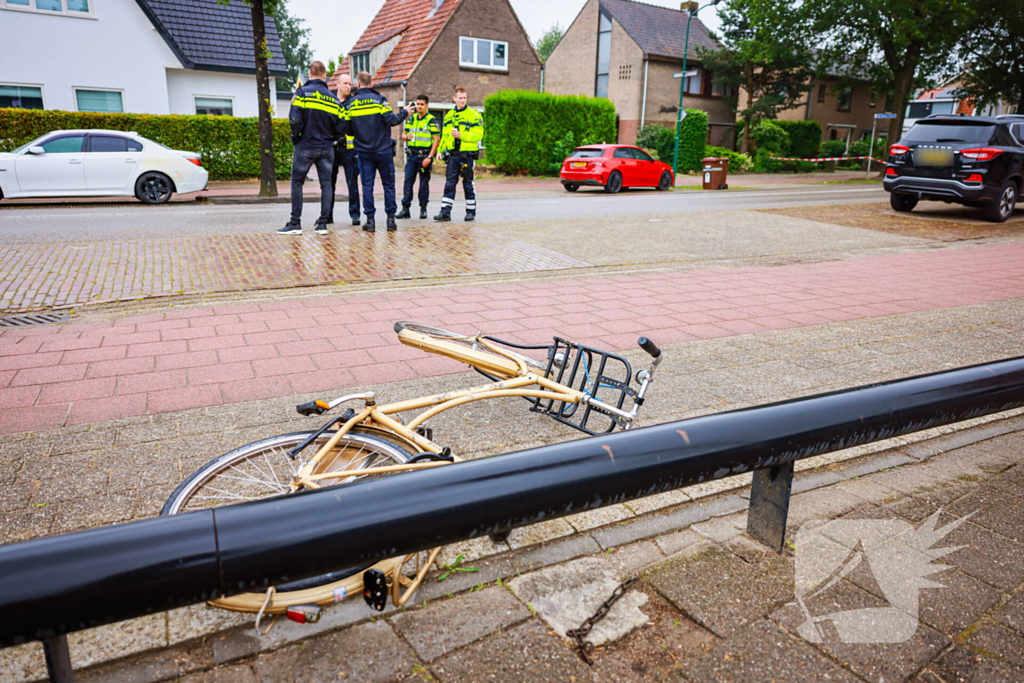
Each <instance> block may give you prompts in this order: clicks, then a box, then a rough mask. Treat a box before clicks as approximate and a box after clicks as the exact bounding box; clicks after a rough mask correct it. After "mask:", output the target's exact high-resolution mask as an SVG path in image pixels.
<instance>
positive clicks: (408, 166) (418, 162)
mask: <svg viewBox="0 0 1024 683" xmlns="http://www.w3.org/2000/svg"><path fill="white" fill-rule="evenodd" d="M428 154H430V148H429V147H428V148H426V149H422V150H418V151H417V150H412V149H410V150H409V153H408V154H406V155H405V192H404V193H403V194H402V208H404V209H408V208H409V207H410V206H412V191H413V188H414V187H415V185H416V179H417V178H419V179H420V192H419V200H420V206H421V207H423V208H424V209H425V208H427V204H428V203H429V202H430V171H431V170H432V169H433V166H434V164H433V163H431V164H430V166H427V167H426V168H423V160H424V159H426V158H427V155H428Z"/></svg>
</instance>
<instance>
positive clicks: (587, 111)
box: [483, 90, 615, 175]
mask: <svg viewBox="0 0 1024 683" xmlns="http://www.w3.org/2000/svg"><path fill="white" fill-rule="evenodd" d="M567 134H571V135H572V139H573V141H583V142H584V143H585V142H587V141H590V142H595V141H596V142H612V141H613V140H615V107H614V105H612V103H611V102H609V101H608V100H606V99H603V98H601V99H598V98H594V97H583V96H578V95H552V94H550V93H539V92H531V91H527V90H501V91H499V92H496V93H494V94H493V95H490V96H488V97H487V99H486V100H484V140H483V143H484V148H485V149H486V150H487V160H488V162H489V163H491V164H493V165H494V166H496V167H498V168H500V169H502V170H503V171H505V172H509V173H516V172H520V171H527V172H529V173H533V174H537V175H541V174H544V173H547V172H549V169H550V168H551V164H552V154H553V151H554V148H555V146H556V145H558V144H559V143H560V142H564V141H566V139H567V137H566V136H567ZM564 158H565V157H562V159H559V160H558V161H559V162H561V161H562V160H564Z"/></svg>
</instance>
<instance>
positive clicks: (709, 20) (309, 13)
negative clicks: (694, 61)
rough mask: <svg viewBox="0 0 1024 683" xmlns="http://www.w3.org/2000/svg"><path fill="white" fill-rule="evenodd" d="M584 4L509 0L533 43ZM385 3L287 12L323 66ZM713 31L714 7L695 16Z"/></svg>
mask: <svg viewBox="0 0 1024 683" xmlns="http://www.w3.org/2000/svg"><path fill="white" fill-rule="evenodd" d="M585 2H586V0H557V1H553V0H512V7H513V8H514V9H515V11H516V14H517V15H519V21H521V22H523V26H524V27H525V28H526V32H527V33H529V34H530V39H531V40H533V41H534V42H536V41H537V39H538V38H539V37H540V36H541V34H543V33H544V32H545V31H546V30H548V29H549V28H550V27H551V25H552V24H554V23H556V22H557V23H559V24H561V25H562V27H564V28H568V26H569V24H570V23H572V20H573V19H575V18H576V15H577V14H579V11H580V9H582V8H583V5H584V4H585ZM646 2H647V4H651V5H661V6H663V7H672V8H674V9H678V8H679V2H678V1H675V0H646ZM383 6H384V0H345V1H344V2H337V1H336V0H288V11H289V12H290V13H291V14H292V15H293V16H297V17H301V18H302V19H304V20H305V21H306V27H307V28H309V29H310V34H309V45H310V47H311V48H312V49H313V57H314V58H315V59H319V60H321V61H323V62H324V63H325V64H326V63H327V62H328V61H330V60H331V59H334V58H336V57H337V56H338V55H339V54H341V53H348V51H349V49H351V47H352V46H353V45H355V44H356V41H357V40H358V39H359V36H360V35H361V34H362V32H363V30H364V29H365V28H366V27H367V25H369V23H370V21H371V20H372V19H373V17H374V15H376V14H377V11H378V10H379V9H380V8H381V7H383ZM697 16H698V17H700V20H701V21H702V22H704V24H705V25H706V26H707V27H708V28H709V29H711V30H712V31H716V32H717V30H718V24H719V22H718V16H717V15H716V14H715V8H714V7H708V8H707V9H704V10H702V11H701V12H700V14H698V15H697Z"/></svg>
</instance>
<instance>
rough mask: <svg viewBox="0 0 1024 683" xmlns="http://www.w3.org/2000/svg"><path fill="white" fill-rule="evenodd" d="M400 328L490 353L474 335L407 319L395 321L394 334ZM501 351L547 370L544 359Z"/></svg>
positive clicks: (398, 331)
mask: <svg viewBox="0 0 1024 683" xmlns="http://www.w3.org/2000/svg"><path fill="white" fill-rule="evenodd" d="M402 330H409V331H410V332H418V333H420V334H425V335H427V336H428V337H435V338H437V339H444V340H445V341H451V342H455V343H456V344H462V345H463V346H466V347H468V348H471V349H473V350H474V351H485V352H487V353H491V350H490V349H486V348H483V347H480V346H479V345H477V344H476V342H475V341H474V337H472V336H467V335H465V334H459V333H458V332H452V331H450V330H442V329H441V328H440V327H432V326H430V325H423V324H420V323H413V322H408V321H401V322H397V323H395V334H401V332H402ZM502 351H504V352H505V353H507V354H508V355H509V356H511V357H513V358H518V359H519V360H521V361H523V362H524V363H526V364H527V365H528V366H529V367H531V368H533V369H534V370H539V371H540V372H541V373H544V372H547V369H548V364H547V362H546V361H544V362H542V361H539V360H537V359H536V358H530V357H529V356H526V355H523V354H521V353H517V352H515V351H512V350H511V349H506V348H503V349H502Z"/></svg>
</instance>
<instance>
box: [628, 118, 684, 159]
mask: <svg viewBox="0 0 1024 683" xmlns="http://www.w3.org/2000/svg"><path fill="white" fill-rule="evenodd" d="M636 146H637V147H640V148H641V149H653V150H654V153H655V154H654V156H656V157H657V158H658V160H659V161H664V162H665V163H666V164H671V163H672V153H673V152H674V151H675V146H676V139H675V137H674V136H673V135H672V129H671V128H669V127H668V126H662V125H660V124H657V123H651V124H648V125H646V126H644V127H643V128H641V129H640V130H639V131H638V132H637V134H636Z"/></svg>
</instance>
